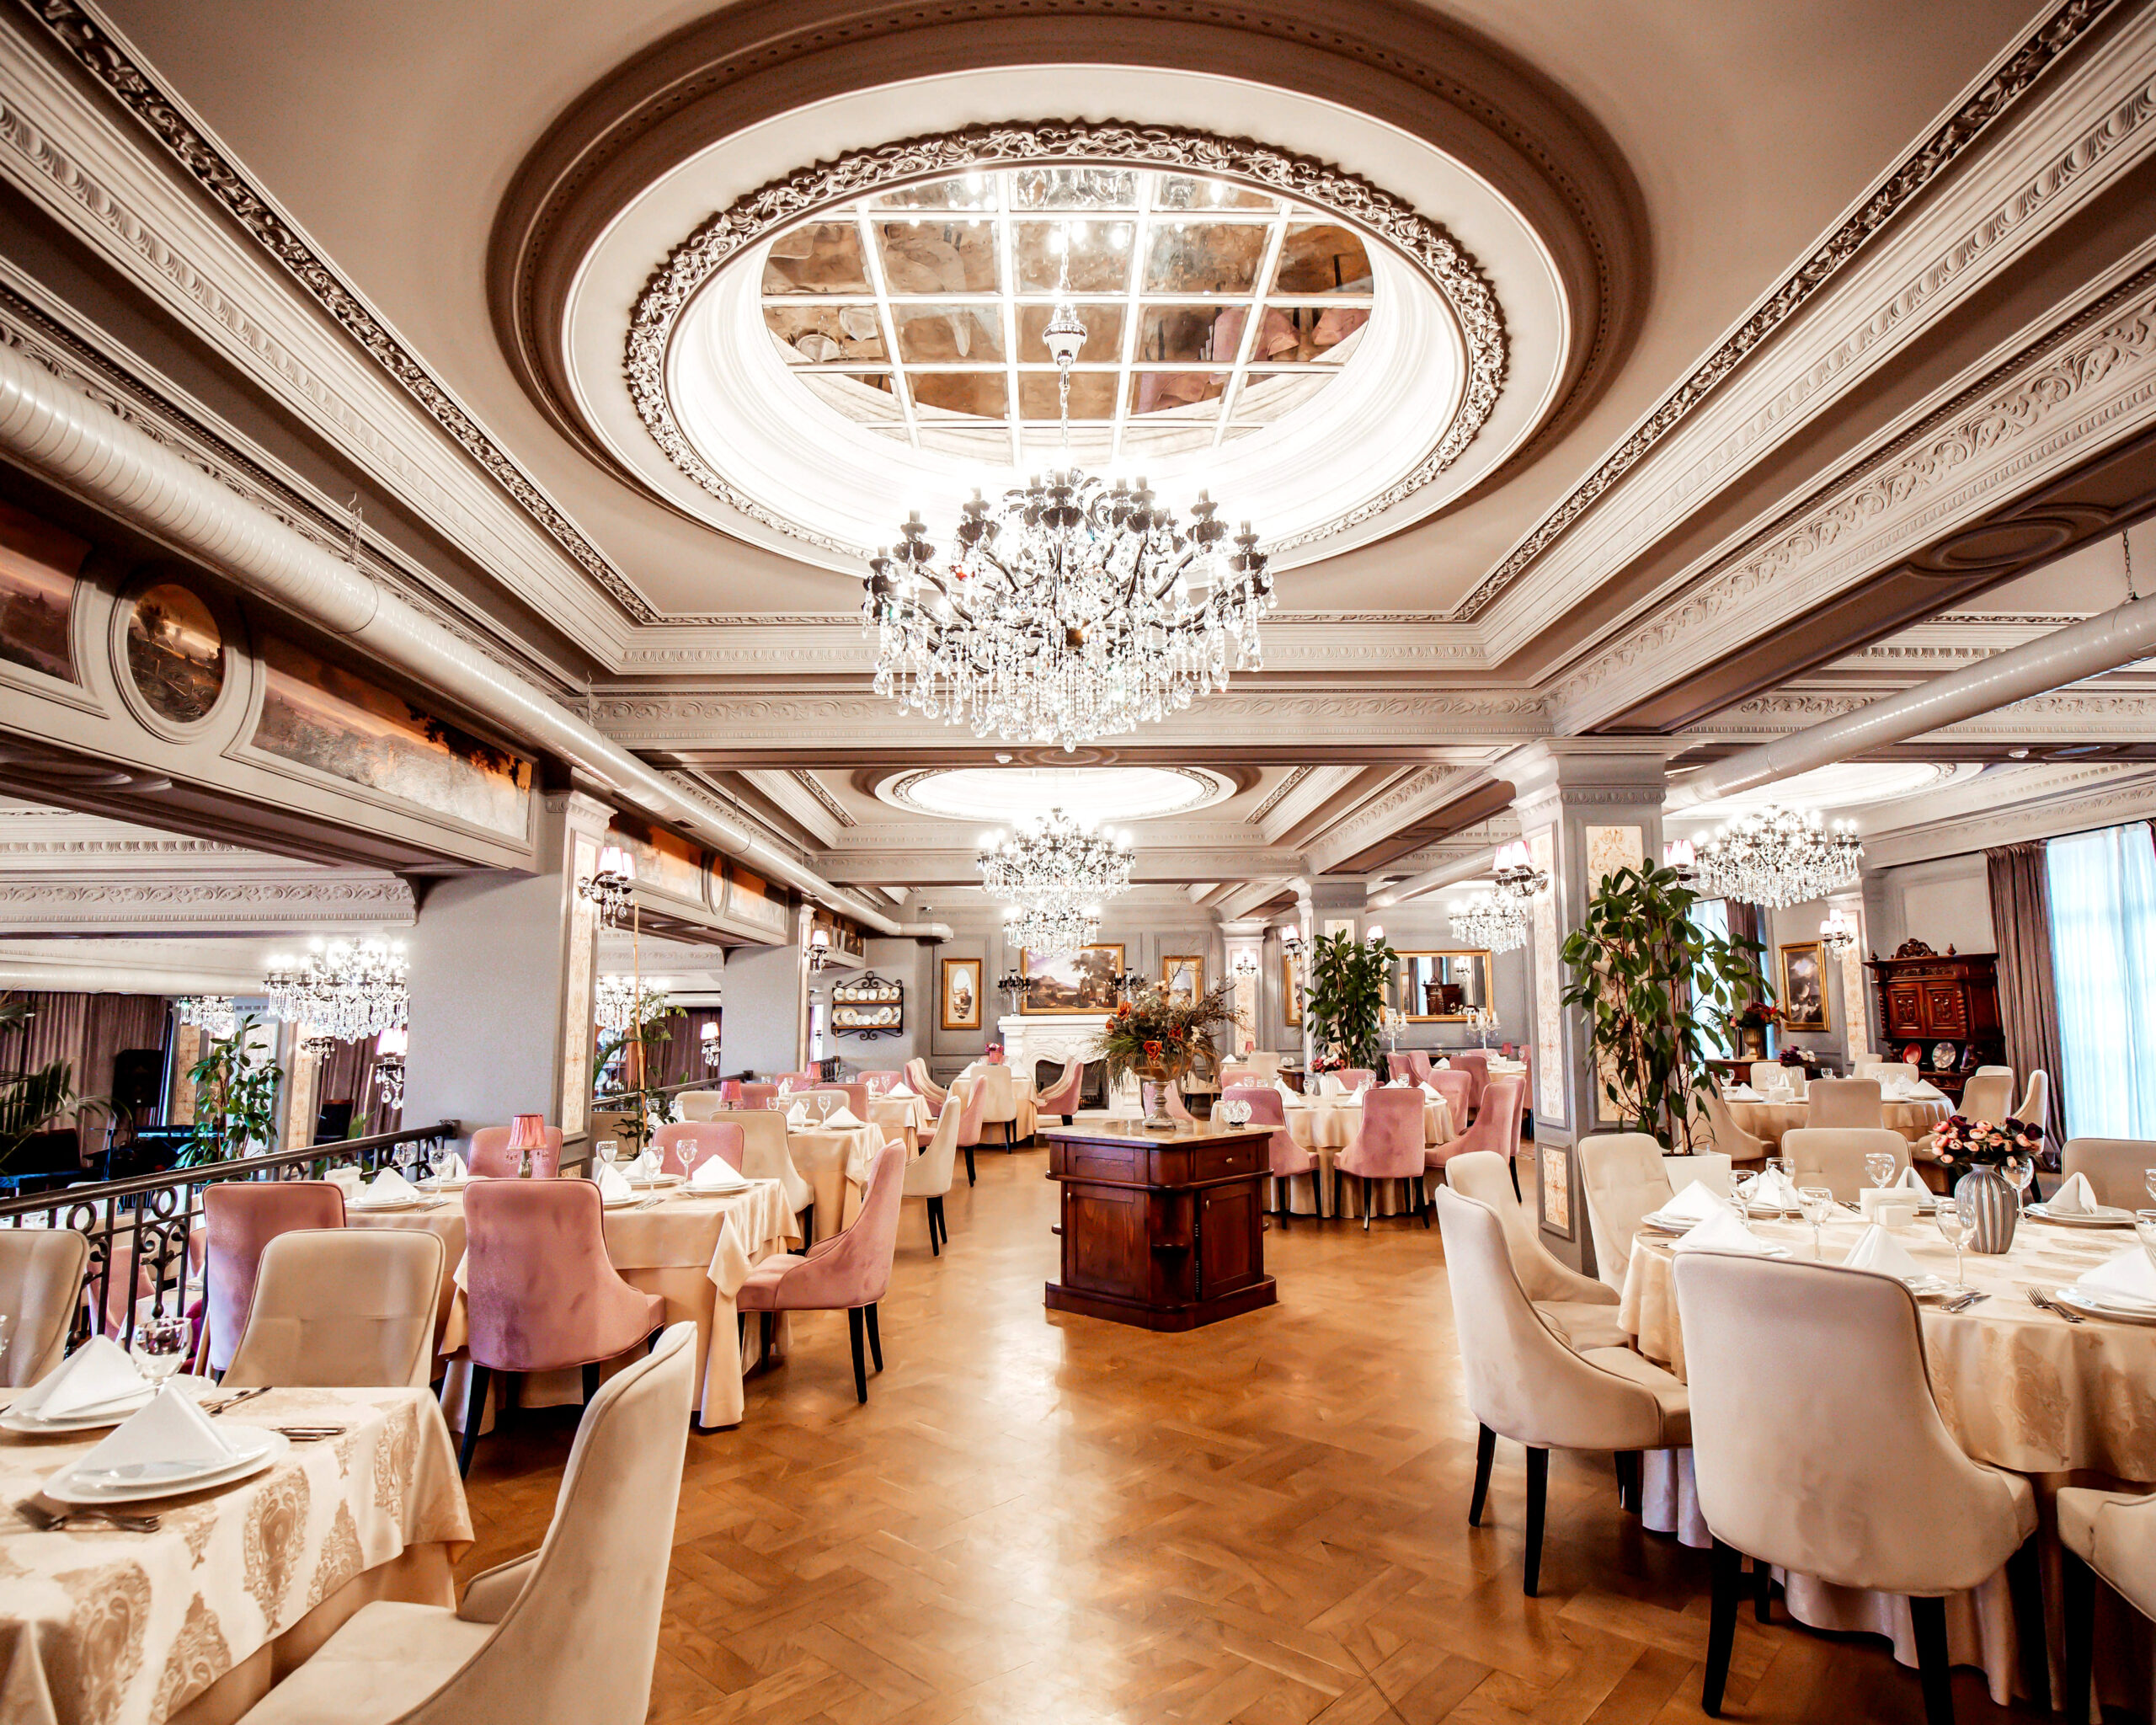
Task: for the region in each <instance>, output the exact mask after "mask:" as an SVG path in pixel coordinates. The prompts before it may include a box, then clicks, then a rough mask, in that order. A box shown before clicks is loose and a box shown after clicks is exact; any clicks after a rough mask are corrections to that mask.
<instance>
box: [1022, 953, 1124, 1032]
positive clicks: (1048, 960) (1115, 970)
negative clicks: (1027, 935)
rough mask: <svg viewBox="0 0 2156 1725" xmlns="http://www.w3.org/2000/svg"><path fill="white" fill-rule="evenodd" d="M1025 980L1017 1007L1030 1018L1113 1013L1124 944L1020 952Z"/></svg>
mask: <svg viewBox="0 0 2156 1725" xmlns="http://www.w3.org/2000/svg"><path fill="white" fill-rule="evenodd" d="M1018 974H1019V975H1021V976H1022V977H1024V978H1025V979H1026V988H1025V992H1024V993H1022V994H1021V995H1020V996H1018V1010H1019V1011H1020V1012H1022V1013H1025V1014H1027V1015H1028V1016H1029V1017H1042V1016H1044V1015H1051V1014H1055V1013H1065V1012H1113V1011H1114V1010H1115V1008H1116V1006H1117V1003H1118V1001H1121V1000H1122V999H1123V946H1122V943H1120V942H1118V943H1114V944H1113V945H1103V946H1091V947H1080V948H1077V950H1075V952H1069V953H1020V954H1019V955H1018Z"/></svg>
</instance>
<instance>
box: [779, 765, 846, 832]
mask: <svg viewBox="0 0 2156 1725" xmlns="http://www.w3.org/2000/svg"><path fill="white" fill-rule="evenodd" d="M788 777H791V778H792V780H793V782H795V783H796V784H798V785H799V786H800V787H801V788H802V789H803V790H804V791H806V792H808V793H809V795H810V796H812V797H814V798H815V799H816V801H817V802H818V803H819V804H822V805H823V809H824V812H825V814H828V815H830V817H831V819H832V820H835V821H836V822H838V824H839V825H841V826H842V827H846V826H851V825H854V819H853V817H852V816H851V814H847V813H846V805H845V804H843V803H841V802H840V801H839V799H838V798H836V797H834V796H833V795H832V794H831V793H830V792H829V791H827V790H825V788H824V782H823V781H822V780H821V779H819V778H818V777H816V775H815V774H814V773H813V772H802V771H800V770H799V769H798V768H796V769H795V770H794V772H792V773H791V774H789V775H788Z"/></svg>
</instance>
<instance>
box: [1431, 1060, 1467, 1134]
mask: <svg viewBox="0 0 2156 1725" xmlns="http://www.w3.org/2000/svg"><path fill="white" fill-rule="evenodd" d="M1426 1082H1428V1085H1429V1087H1430V1088H1431V1089H1433V1090H1434V1091H1436V1092H1437V1093H1438V1095H1439V1096H1441V1097H1444V1099H1445V1109H1446V1112H1447V1113H1449V1114H1451V1116H1452V1127H1453V1130H1454V1132H1455V1133H1460V1132H1465V1130H1467V1119H1468V1116H1469V1115H1470V1114H1473V1113H1474V1112H1475V1101H1474V1098H1475V1081H1474V1079H1473V1078H1471V1077H1470V1076H1468V1074H1466V1073H1465V1072H1464V1071H1461V1070H1460V1068H1459V1067H1457V1066H1447V1067H1444V1069H1443V1070H1438V1069H1437V1068H1434V1067H1433V1069H1432V1070H1431V1072H1430V1075H1429V1077H1428V1079H1427V1080H1426Z"/></svg>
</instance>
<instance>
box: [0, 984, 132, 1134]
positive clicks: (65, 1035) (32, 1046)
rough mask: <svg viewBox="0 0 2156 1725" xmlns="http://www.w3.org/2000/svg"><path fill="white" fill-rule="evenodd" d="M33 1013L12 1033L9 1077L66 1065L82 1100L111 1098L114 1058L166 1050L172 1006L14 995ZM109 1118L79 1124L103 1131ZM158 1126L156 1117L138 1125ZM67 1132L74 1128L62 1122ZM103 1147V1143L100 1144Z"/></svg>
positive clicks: (5, 1053)
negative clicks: (126, 1051) (130, 1052)
mask: <svg viewBox="0 0 2156 1725" xmlns="http://www.w3.org/2000/svg"><path fill="white" fill-rule="evenodd" d="M8 999H10V1000H20V1001H25V1002H27V1003H28V1005H29V1008H30V1014H31V1016H30V1020H29V1024H28V1025H26V1026H25V1027H24V1029H23V1030H22V1031H21V1032H18V1033H10V1034H9V1035H8V1038H7V1039H6V1043H5V1047H4V1049H0V1064H4V1065H5V1066H6V1068H7V1069H8V1071H11V1072H12V1071H24V1072H34V1071H36V1070H37V1069H38V1068H39V1067H40V1066H43V1065H46V1064H48V1063H49V1062H51V1061H53V1060H66V1061H67V1063H68V1064H69V1065H71V1066H72V1067H73V1069H74V1076H75V1091H76V1093H77V1095H78V1096H109V1095H110V1094H111V1093H112V1065H113V1057H114V1056H115V1055H117V1054H118V1053H119V1052H120V1050H121V1049H129V1048H150V1049H163V1047H164V1045H165V1028H166V1020H167V1017H168V1001H166V1000H165V998H164V997H163V996H162V995H154V994H49V993H43V992H39V991H27V990H26V991H24V992H22V993H20V994H10V995H9V996H8ZM154 1123H155V1118H154V1116H153V1117H152V1119H148V1120H138V1121H136V1124H137V1125H147V1124H154ZM59 1124H61V1125H62V1126H65V1125H67V1124H71V1123H70V1122H69V1121H67V1119H62V1120H61V1121H60V1122H59ZM72 1124H79V1126H80V1127H81V1128H82V1129H83V1130H86V1131H87V1130H89V1129H91V1128H93V1127H99V1128H101V1127H102V1125H103V1124H104V1116H103V1115H102V1114H84V1115H83V1116H81V1117H80V1119H79V1121H78V1122H77V1123H72ZM102 1142H103V1140H102V1139H101V1138H100V1139H99V1143H100V1144H101V1143H102Z"/></svg>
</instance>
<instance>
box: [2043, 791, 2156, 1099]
mask: <svg viewBox="0 0 2156 1725" xmlns="http://www.w3.org/2000/svg"><path fill="white" fill-rule="evenodd" d="M2044 862H2045V877H2046V882H2047V886H2048V888H2049V895H2048V896H2049V900H2050V909H2051V924H2052V979H2053V985H2054V987H2055V989H2056V991H2057V997H2058V1029H2059V1045H2060V1053H2061V1065H2062V1066H2063V1072H2062V1074H2061V1083H2060V1087H2059V1088H2060V1093H2061V1097H2062V1100H2063V1103H2064V1108H2063V1117H2064V1120H2065V1127H2064V1130H2065V1131H2066V1132H2068V1133H2070V1134H2072V1135H2075V1136H2078V1137H2084V1138H2156V846H2152V842H2151V838H2150V833H2149V828H2148V823H2147V822H2146V821H2137V822H2136V823H2135V824H2134V825H2131V826H2112V827H2105V828H2104V829H2103V830H2100V831H2098V832H2084V833H2076V834H2074V835H2073V836H2071V837H2068V838H2057V839H2053V840H2052V841H2050V843H2049V844H2048V845H2047V846H2046V847H2045V853H2044Z"/></svg>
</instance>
